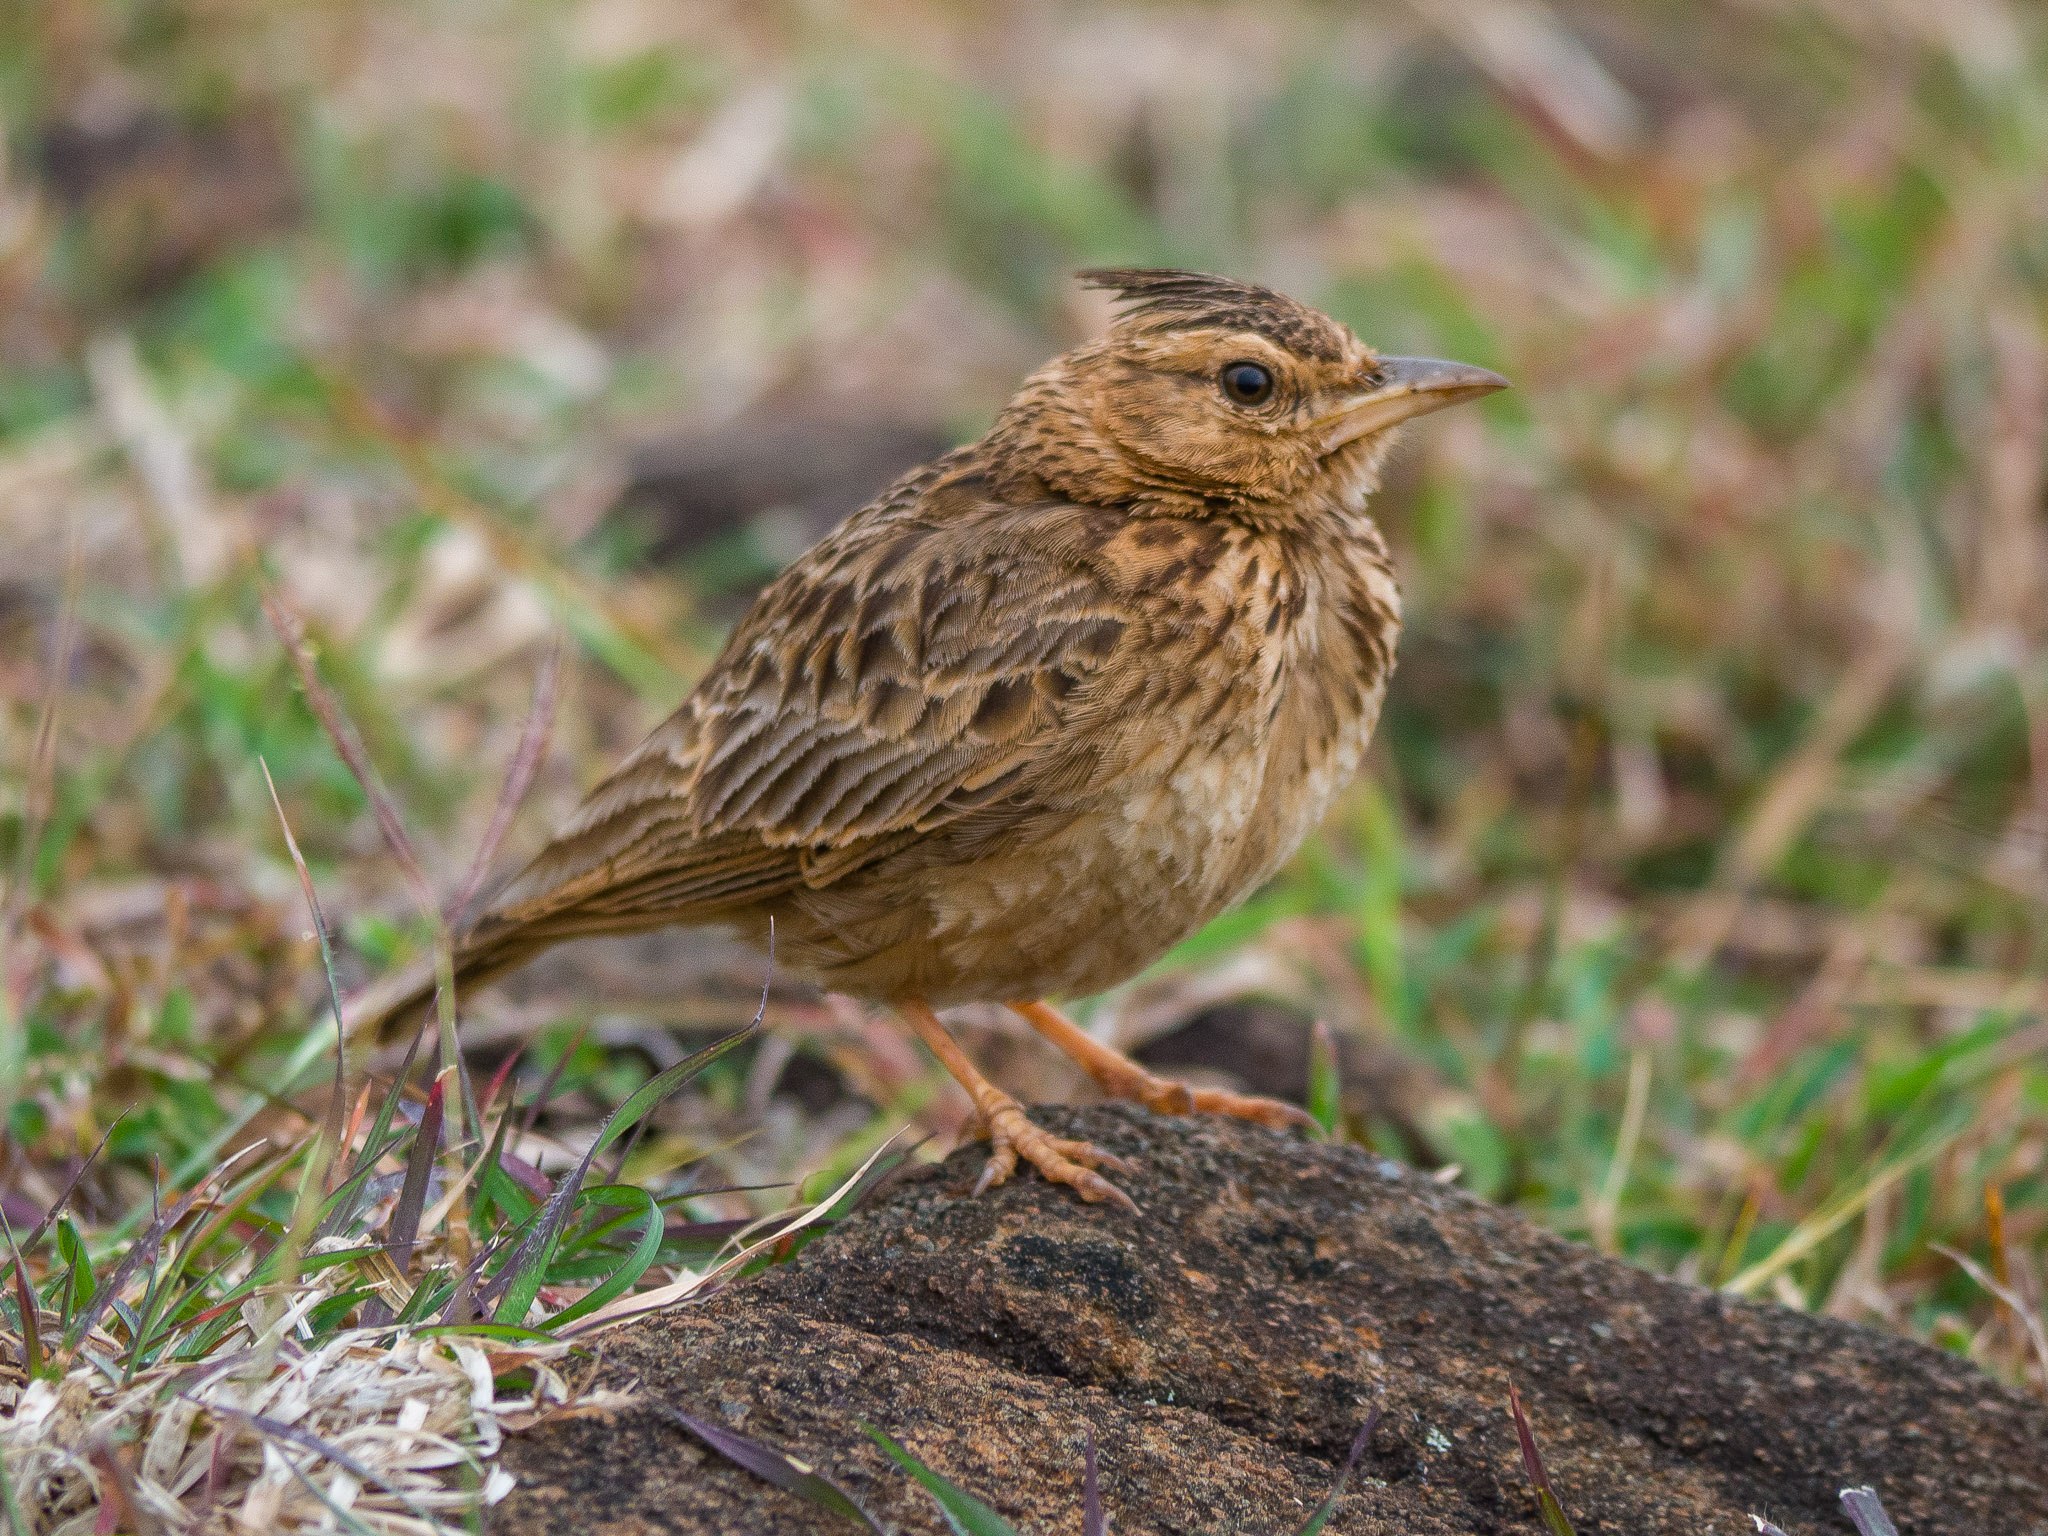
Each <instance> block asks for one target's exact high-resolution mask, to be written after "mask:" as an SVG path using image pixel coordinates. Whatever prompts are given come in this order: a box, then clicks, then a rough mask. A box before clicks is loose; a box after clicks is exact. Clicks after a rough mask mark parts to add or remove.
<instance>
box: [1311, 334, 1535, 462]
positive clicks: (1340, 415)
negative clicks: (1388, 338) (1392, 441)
mask: <svg viewBox="0 0 2048 1536" xmlns="http://www.w3.org/2000/svg"><path fill="white" fill-rule="evenodd" d="M1507 387H1508V381H1507V380H1506V379H1504V378H1502V377H1501V376H1500V375H1499V374H1497V373H1494V372H1492V371H1491V370H1489V369H1485V368H1474V367H1473V366H1472V365H1471V364H1470V363H1446V362H1441V361H1439V360H1438V359H1436V358H1434V357H1383V358H1381V359H1380V361H1379V368H1378V369H1377V379H1376V382H1375V383H1374V384H1373V386H1372V388H1370V389H1367V390H1363V391H1361V392H1360V393H1358V394H1355V395H1353V396H1351V397H1350V398H1349V399H1347V400H1346V401H1345V402H1344V403H1343V404H1342V405H1340V406H1338V407H1337V408H1336V409H1335V410H1334V411H1331V412H1330V413H1329V415H1327V416H1326V417H1324V418H1323V450H1324V452H1326V453H1334V452H1335V451H1336V450H1337V449H1339V448H1341V447H1343V446H1344V445H1345V444H1346V443H1352V442H1356V441H1357V440H1358V439H1359V438H1361V437H1364V436H1366V435H1367V434H1368V433H1372V432H1380V431H1384V430H1385V429H1386V428H1388V427H1391V426H1393V425H1394V424H1395V423H1397V422H1403V421H1406V420H1407V419H1408V418H1409V417H1411V416H1422V415H1426V414H1427V413H1428V412H1430V411H1440V410H1442V409H1443V408H1444V407H1445V406H1447V405H1456V404H1458V403H1459V402H1460V401H1462V400H1477V399H1478V398H1479V397H1480V396H1481V395H1490V394H1492V393H1493V392H1494V391H1495V390H1497V389H1506V388H1507Z"/></svg>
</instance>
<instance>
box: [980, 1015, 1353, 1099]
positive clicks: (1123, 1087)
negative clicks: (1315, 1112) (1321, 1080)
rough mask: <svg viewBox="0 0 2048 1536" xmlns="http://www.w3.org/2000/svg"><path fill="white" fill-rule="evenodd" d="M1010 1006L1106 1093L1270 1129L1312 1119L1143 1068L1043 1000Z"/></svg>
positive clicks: (1245, 1097)
mask: <svg viewBox="0 0 2048 1536" xmlns="http://www.w3.org/2000/svg"><path fill="white" fill-rule="evenodd" d="M1010 1010H1011V1012H1013V1013H1015V1014H1016V1015H1017V1016H1018V1017H1019V1018H1021V1019H1023V1020H1024V1022H1025V1023H1027V1024H1029V1025H1030V1026H1031V1027H1032V1028H1033V1029H1035V1030H1037V1031H1038V1032H1039V1033H1040V1034H1041V1035H1043V1036H1045V1038H1046V1039H1048V1040H1050V1041H1051V1042H1052V1043H1053V1044H1054V1045H1056V1046H1058V1047H1059V1048H1060V1049H1061V1050H1063V1051H1065V1052H1066V1053H1067V1054H1068V1055H1069V1056H1071V1057H1073V1058H1074V1060H1076V1061H1078V1062H1079V1063H1080V1064H1081V1066H1082V1067H1083V1068H1084V1069H1085V1070H1086V1071H1087V1073H1088V1075H1089V1076H1090V1077H1092V1078H1094V1079H1095V1082H1096V1086H1097V1087H1099V1088H1101V1089H1102V1091H1103V1092H1104V1093H1106V1094H1108V1095H1109V1096H1110V1097H1111V1098H1114V1099H1131V1100H1134V1101H1135V1102H1137V1103H1139V1104H1142V1105H1144V1106H1145V1107H1146V1108H1147V1109H1149V1110H1152V1111H1154V1112H1155V1113H1158V1114H1162V1115H1187V1114H1202V1115H1229V1116H1231V1117H1232V1118H1233V1119H1237V1120H1256V1121H1258V1123H1259V1124H1260V1125H1265V1126H1271V1127H1272V1128H1273V1129H1274V1130H1276V1131H1284V1130H1286V1129H1287V1128H1288V1127H1290V1126H1300V1127H1302V1128H1304V1129H1306V1128H1309V1127H1312V1126H1313V1125H1314V1124H1315V1123H1316V1122H1315V1117H1314V1116H1312V1115H1310V1114H1309V1112H1308V1111H1307V1110H1305V1109H1302V1108H1301V1107H1300V1106H1298V1105H1294V1104H1287V1103H1283V1102H1282V1101H1281V1100H1279V1099H1262V1098H1257V1097H1255V1096H1253V1095H1251V1094H1245V1093H1231V1092H1229V1091H1228V1090H1227V1089H1223V1088H1191V1087H1189V1086H1188V1085H1187V1084H1186V1083H1180V1082H1175V1081H1174V1080H1173V1079H1172V1078H1170V1077H1160V1076H1157V1075H1156V1074H1154V1073H1152V1072H1148V1071H1147V1070H1146V1069H1145V1068H1143V1067H1141V1066H1140V1065H1138V1063H1137V1062H1135V1061H1133V1060H1131V1058H1130V1057H1128V1056H1126V1055H1124V1054H1123V1053H1122V1052H1120V1051H1114V1050H1111V1049H1110V1048H1109V1047H1108V1046H1106V1045H1104V1044H1103V1043H1102V1042H1101V1041H1100V1040H1098V1039H1096V1038H1095V1037H1094V1036H1093V1035H1091V1034H1089V1033H1088V1031H1087V1030H1085V1029H1083V1028H1082V1027H1081V1026H1080V1025H1078V1024H1076V1023H1075V1022H1074V1021H1073V1020H1072V1019H1070V1018H1068V1017H1067V1016H1066V1015H1065V1014H1063V1013H1061V1012H1060V1011H1059V1010H1058V1009H1057V1008H1054V1007H1052V1006H1051V1005H1050V1004H1048V1003H1012V1004H1010Z"/></svg>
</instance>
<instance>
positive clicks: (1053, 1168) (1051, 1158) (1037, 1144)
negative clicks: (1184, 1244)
mask: <svg viewBox="0 0 2048 1536" xmlns="http://www.w3.org/2000/svg"><path fill="white" fill-rule="evenodd" d="M973 1129H974V1133H975V1134H976V1135H978V1136H986V1137H987V1138H988V1140H989V1143H990V1146H991V1149H992V1150H991V1151H990V1152H989V1158H988V1163H987V1165H986V1166H985V1167H983V1169H982V1170H981V1177H980V1178H979V1179H977V1180H976V1181H975V1184H974V1192H975V1193H976V1194H977V1195H978V1194H981V1193H982V1192H983V1191H985V1190H990V1189H994V1188H995V1187H996V1185H998V1184H1002V1183H1006V1182H1008V1180H1009V1177H1010V1175H1011V1174H1013V1173H1015V1172H1016V1171H1017V1164H1018V1162H1019V1160H1022V1161H1023V1162H1027V1163H1029V1164H1030V1165H1031V1166H1032V1167H1034V1168H1036V1169H1037V1170H1038V1171H1039V1172H1040V1173H1042V1174H1044V1175H1045V1176H1046V1177H1047V1178H1048V1179H1050V1180H1051V1181H1052V1182H1053V1183H1055V1184H1065V1185H1067V1186H1069V1187H1070V1188H1072V1189H1073V1191H1074V1192H1075V1193H1076V1194H1078V1195H1079V1196H1080V1197H1081V1198H1082V1199H1083V1200H1086V1201H1088V1202H1089V1203H1090V1204H1091V1205H1092V1204H1099V1203H1100V1202H1102V1201H1105V1200H1107V1201H1110V1202H1112V1203H1114V1204H1116V1205H1120V1206H1122V1207H1123V1208H1124V1209H1125V1210H1127V1211H1129V1212H1130V1213H1131V1214H1132V1215H1133V1216H1135V1215H1137V1214H1138V1206H1137V1202H1136V1201H1134V1200H1133V1199H1131V1197H1130V1196H1129V1195H1127V1194H1125V1193H1124V1192H1123V1191H1122V1190H1120V1189H1118V1188H1117V1187H1116V1186H1115V1185H1114V1184H1112V1183H1110V1182H1109V1180H1108V1179H1105V1178H1104V1177H1103V1176H1102V1175H1101V1174H1099V1173H1097V1172H1096V1171H1095V1170H1096V1169H1097V1168H1107V1169H1109V1170H1111V1171H1112V1172H1114V1173H1120V1174H1123V1175H1124V1176H1125V1177H1130V1176H1132V1175H1134V1174H1136V1173H1137V1171H1138V1170H1137V1168H1136V1167H1135V1166H1134V1165H1132V1164H1131V1163H1129V1162H1127V1161H1125V1160H1124V1159H1123V1158H1121V1157H1118V1156H1116V1155H1115V1154H1114V1153H1110V1152H1105V1151H1103V1150H1102V1149H1101V1148H1100V1147H1097V1146H1091V1145H1090V1144H1089V1143H1087V1142H1085V1141H1069V1140H1067V1139H1066V1138H1065V1137H1062V1136H1054V1135H1052V1134H1051V1133H1050V1132H1048V1131H1044V1130H1041V1129H1040V1128H1039V1127H1037V1126H1035V1125H1033V1124H1032V1123H1031V1121H1030V1120H1029V1119H1028V1118H1026V1116H1025V1114H1024V1111H1023V1110H1022V1109H1021V1108H1019V1107H1018V1105H1017V1101H1016V1100H1015V1099H1013V1098H1011V1097H1010V1096H1009V1095H1008V1094H1002V1095H1000V1096H997V1097H996V1098H994V1099H993V1100H992V1101H991V1102H990V1103H988V1104H987V1105H985V1106H984V1107H983V1108H982V1110H981V1112H980V1114H979V1115H978V1116H977V1124H976V1125H975V1127H974V1128H973Z"/></svg>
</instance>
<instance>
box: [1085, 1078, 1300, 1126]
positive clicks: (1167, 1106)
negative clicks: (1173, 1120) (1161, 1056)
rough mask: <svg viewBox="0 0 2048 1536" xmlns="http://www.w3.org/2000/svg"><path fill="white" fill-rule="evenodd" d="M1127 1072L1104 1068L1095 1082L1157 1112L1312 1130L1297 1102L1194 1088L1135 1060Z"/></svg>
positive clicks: (1224, 1089) (1119, 1097) (1110, 1092)
mask: <svg viewBox="0 0 2048 1536" xmlns="http://www.w3.org/2000/svg"><path fill="white" fill-rule="evenodd" d="M1126 1065H1127V1066H1128V1068H1129V1070H1128V1071H1104V1072H1099V1073H1097V1074H1096V1076H1095V1081H1096V1084H1097V1085H1098V1086H1099V1087H1100V1088H1101V1089H1102V1091H1103V1092H1104V1093H1106V1094H1108V1095H1110V1097H1112V1098H1117V1099H1128V1100H1130V1101H1131V1102H1132V1103H1134V1104H1142V1105H1144V1106H1145V1107H1146V1108H1147V1109H1149V1110H1151V1111H1152V1112H1153V1113H1154V1114H1157V1115H1228V1116H1229V1117H1230V1118H1231V1119H1233V1120H1253V1121H1256V1122H1257V1123H1258V1124H1260V1125H1263V1126H1265V1127H1266V1128H1267V1129H1269V1130H1275V1131H1286V1130H1313V1129H1314V1128H1315V1123H1316V1121H1315V1116H1313V1115H1311V1114H1310V1113H1309V1112H1308V1111H1307V1110H1305V1109H1303V1108H1302V1107H1301V1106H1300V1105H1298V1104H1289V1103H1287V1102H1286V1101H1284V1100H1282V1099H1267V1098H1260V1097H1259V1096H1257V1095H1256V1094H1249V1093H1232V1092H1231V1091H1230V1090H1229V1089H1227V1088H1193V1087H1190V1086H1189V1085H1188V1084H1186V1083H1182V1082H1177V1081H1175V1080H1174V1079H1173V1078H1170V1077H1159V1076H1157V1075H1155V1074H1153V1073H1151V1072H1147V1071H1146V1070H1144V1068H1142V1067H1140V1066H1138V1064H1137V1063H1136V1062H1128V1063H1126Z"/></svg>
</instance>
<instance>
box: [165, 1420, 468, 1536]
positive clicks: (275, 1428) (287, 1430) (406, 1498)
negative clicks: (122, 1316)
mask: <svg viewBox="0 0 2048 1536" xmlns="http://www.w3.org/2000/svg"><path fill="white" fill-rule="evenodd" d="M186 1401H188V1402H196V1401H198V1400H197V1399H195V1398H191V1397H187V1399H186ZM200 1406H202V1407H204V1408H205V1409H206V1411H207V1412H209V1413H217V1414H219V1415H220V1416H221V1417H223V1418H226V1419H231V1420H233V1421H234V1422H236V1423H238V1424H243V1425H246V1426H247V1427H248V1428H250V1429H253V1430H255V1431H256V1433H258V1434H260V1435H263V1436H265V1437H266V1438H268V1439H272V1440H281V1441H283V1442H284V1443H286V1444H288V1445H295V1446H298V1447H299V1448H300V1449H301V1450H306V1451H311V1452H312V1453H313V1454H314V1455H316V1456H320V1457H324V1458H325V1459H326V1460H328V1461H331V1462H333V1463H334V1464H335V1465H336V1466H337V1467H340V1468H341V1469H342V1470H343V1471H344V1472H346V1473H348V1475H349V1476H351V1477H353V1478H356V1479H357V1480H358V1481H360V1482H362V1483H364V1484H366V1485H368V1486H369V1487H372V1488H381V1489H382V1490H383V1491H384V1492H386V1493H388V1494H389V1495H391V1497H392V1498H394V1499H397V1500H398V1501H399V1502H400V1503H401V1504H403V1505H404V1506H405V1507H406V1508H407V1509H409V1510H411V1511H412V1512H413V1513H414V1514H415V1515H417V1516H419V1518H420V1519H422V1520H424V1521H426V1522H427V1524H428V1526H429V1528H430V1529H438V1528H440V1525H441V1522H440V1521H438V1520H436V1519H435V1517H434V1513H433V1511H431V1510H429V1509H426V1508H424V1507H423V1506H422V1505H421V1504H420V1503H419V1502H418V1501H417V1500H415V1499H414V1498H413V1497H412V1496H411V1495H410V1494H408V1493H407V1492H406V1491H405V1490H404V1489H403V1488H400V1487H399V1486H398V1485H397V1484H395V1483H393V1482H391V1481H389V1480H388V1479H386V1478H385V1477H384V1476H383V1475H382V1474H380V1473H378V1472H377V1471H376V1470H375V1469H373V1468H371V1467H369V1466H366V1465H365V1464H364V1463H363V1462H361V1461H359V1460H357V1459H356V1458H355V1457H353V1456H351V1455H349V1453H348V1452H346V1451H344V1450H342V1449H341V1447H339V1446H337V1445H335V1444H333V1443H332V1442H330V1441H327V1440H323V1439H322V1438H321V1437H320V1436H318V1435H316V1434H313V1433H312V1432H311V1431H309V1430H304V1429H301V1428H299V1427H298V1426H297V1425H296V1424H287V1423H285V1422H284V1421H283V1420H282V1419H275V1418H272V1417H270V1416H269V1415H267V1414H261V1413H249V1412H246V1411H244V1410H243V1409H240V1408H235V1407H232V1406H230V1405H228V1404H226V1403H221V1402H214V1401H208V1402H205V1403H202V1404H201V1405H200Z"/></svg>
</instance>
